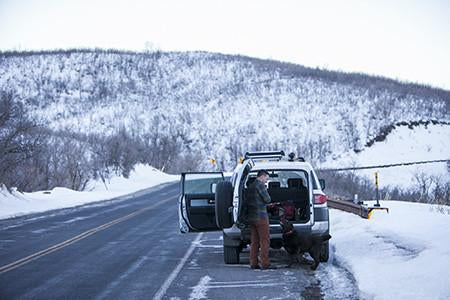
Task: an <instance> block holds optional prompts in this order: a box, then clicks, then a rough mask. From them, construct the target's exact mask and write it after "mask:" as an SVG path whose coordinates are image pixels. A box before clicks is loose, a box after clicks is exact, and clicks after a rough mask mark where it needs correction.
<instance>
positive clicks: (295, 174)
mask: <svg viewBox="0 0 450 300" xmlns="http://www.w3.org/2000/svg"><path fill="white" fill-rule="evenodd" d="M257 173H258V171H252V172H250V174H249V175H248V177H249V178H251V177H256V174H257ZM269 173H270V174H269V180H268V185H270V183H271V182H279V183H280V187H282V188H287V187H288V180H289V179H301V180H302V182H303V185H304V186H305V187H308V186H309V185H308V173H307V172H306V171H304V170H269Z"/></svg>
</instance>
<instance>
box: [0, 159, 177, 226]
mask: <svg viewBox="0 0 450 300" xmlns="http://www.w3.org/2000/svg"><path fill="white" fill-rule="evenodd" d="M176 180H179V176H178V175H169V174H166V173H163V172H161V171H159V170H157V169H155V168H153V167H151V166H146V165H137V166H136V167H135V169H134V171H132V172H131V174H130V177H129V178H123V177H119V176H118V177H113V178H111V179H110V180H107V182H106V183H105V184H104V183H103V182H102V181H96V182H92V183H91V184H90V185H89V186H88V188H87V190H88V191H84V192H77V191H73V190H70V189H67V188H60V187H57V188H54V189H53V190H51V191H40V192H34V193H23V194H22V193H18V192H15V191H13V192H12V193H9V192H8V191H7V190H6V188H1V187H0V218H2V219H4V218H8V217H14V216H19V215H24V214H29V213H36V212H42V211H46V210H52V209H58V208H65V207H71V206H77V205H81V204H85V203H89V202H94V201H100V200H107V199H112V198H115V197H119V196H123V195H126V194H130V193H134V192H137V191H139V190H143V189H146V188H150V187H152V186H155V185H158V184H161V183H166V182H170V181H176Z"/></svg>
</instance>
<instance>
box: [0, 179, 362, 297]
mask: <svg viewBox="0 0 450 300" xmlns="http://www.w3.org/2000/svg"><path fill="white" fill-rule="evenodd" d="M178 194H179V184H178V183H170V184H164V185H161V186H158V187H154V188H151V189H148V190H146V191H142V192H139V193H136V194H133V195H131V196H127V197H122V198H119V199H116V200H110V201H103V202H97V203H93V204H88V205H83V206H79V207H75V208H68V209H61V210H55V211H50V212H46V213H40V214H33V215H28V216H24V217H18V218H14V219H8V220H0V299H1V300H3V299H63V298H64V299H152V298H153V299H359V298H361V295H360V292H359V290H358V287H357V285H356V283H355V280H354V278H353V276H352V274H351V273H350V272H349V271H348V270H346V269H345V268H344V267H343V266H341V265H340V264H339V262H338V261H337V260H336V259H334V256H333V250H334V248H333V241H332V240H331V242H330V243H331V253H330V255H331V258H330V261H329V262H328V263H322V264H321V265H320V266H319V269H318V270H316V271H311V270H310V269H309V266H308V265H307V264H306V263H303V264H296V265H294V266H292V267H290V268H288V267H287V263H288V261H289V259H288V257H287V254H286V252H284V250H271V252H270V258H271V261H272V263H273V265H275V266H277V267H278V268H277V269H274V270H264V271H262V270H251V269H250V268H249V266H248V256H249V255H248V249H247V250H244V252H243V253H242V254H241V263H240V264H239V265H225V264H224V262H223V254H222V234H221V232H209V233H192V234H181V233H180V232H179V229H178V214H177V197H178Z"/></svg>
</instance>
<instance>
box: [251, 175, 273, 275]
mask: <svg viewBox="0 0 450 300" xmlns="http://www.w3.org/2000/svg"><path fill="white" fill-rule="evenodd" d="M268 179H269V173H268V172H267V171H266V170H260V171H258V174H257V175H256V180H255V181H254V182H253V183H252V184H251V185H250V186H249V188H250V189H252V191H251V194H252V195H253V197H250V199H248V221H249V223H250V229H251V245H250V267H251V268H252V269H259V268H260V267H259V265H258V254H259V249H261V268H262V269H268V268H269V267H270V261H269V244H270V236H269V216H268V214H267V204H269V203H270V202H271V199H270V196H269V193H268V192H267V189H266V186H265V184H266V183H267V180H268Z"/></svg>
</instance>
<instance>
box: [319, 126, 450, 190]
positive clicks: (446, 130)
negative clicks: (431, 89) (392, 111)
mask: <svg viewBox="0 0 450 300" xmlns="http://www.w3.org/2000/svg"><path fill="white" fill-rule="evenodd" d="M443 159H450V126H449V125H428V126H423V125H422V126H418V127H415V128H414V129H409V128H408V127H407V126H402V127H397V128H396V129H394V130H393V131H392V132H391V133H390V134H389V135H388V136H387V137H386V140H384V141H382V142H376V143H375V144H373V145H372V146H371V147H369V148H365V149H364V150H363V151H362V152H360V153H355V152H353V151H351V152H349V153H346V154H345V155H342V156H341V157H339V158H337V159H335V160H330V161H329V162H327V163H326V164H324V165H323V166H322V167H329V168H342V167H353V166H354V167H358V166H374V165H386V164H396V163H406V162H415V161H427V160H443ZM355 172H356V174H357V175H362V176H366V177H368V178H370V179H374V173H375V172H378V173H379V183H380V187H386V186H391V187H392V186H398V187H401V188H411V187H413V186H415V185H418V184H419V183H418V182H417V179H416V176H419V177H420V176H421V174H425V175H426V176H434V177H435V178H439V179H438V180H440V181H442V182H443V183H444V182H449V181H450V174H449V172H448V169H447V164H446V163H445V162H443V163H442V162H441V163H431V164H419V165H411V166H399V167H391V168H378V169H368V170H358V171H355Z"/></svg>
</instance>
